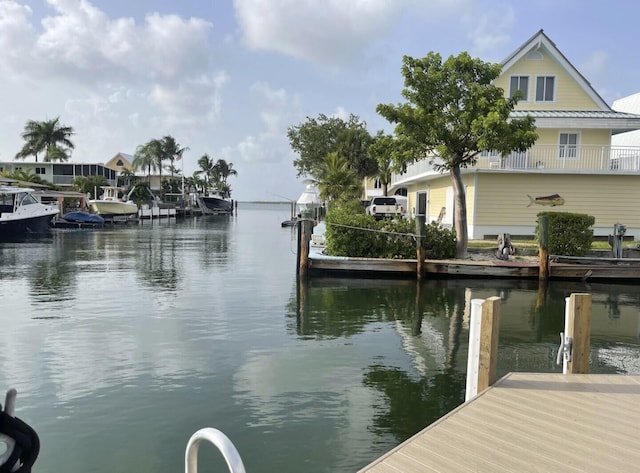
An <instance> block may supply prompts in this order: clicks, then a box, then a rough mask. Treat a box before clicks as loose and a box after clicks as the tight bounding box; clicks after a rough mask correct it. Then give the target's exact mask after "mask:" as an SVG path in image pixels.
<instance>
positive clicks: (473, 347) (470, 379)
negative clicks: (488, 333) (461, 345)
mask: <svg viewBox="0 0 640 473" xmlns="http://www.w3.org/2000/svg"><path fill="white" fill-rule="evenodd" d="M483 303H484V299H471V315H470V316H469V352H468V354H467V388H466V393H465V396H464V400H465V402H466V401H469V400H470V399H471V398H473V397H474V396H475V395H476V394H478V373H479V368H480V324H481V322H482V304H483Z"/></svg>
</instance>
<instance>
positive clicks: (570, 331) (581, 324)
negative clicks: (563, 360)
mask: <svg viewBox="0 0 640 473" xmlns="http://www.w3.org/2000/svg"><path fill="white" fill-rule="evenodd" d="M591 300H592V297H591V294H586V293H585V294H582V293H574V294H571V296H569V307H568V311H567V320H566V326H565V330H566V333H565V336H567V337H571V339H572V342H571V360H569V361H567V364H566V366H567V369H566V373H565V374H587V373H589V351H590V342H589V337H590V334H591Z"/></svg>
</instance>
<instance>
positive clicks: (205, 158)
mask: <svg viewBox="0 0 640 473" xmlns="http://www.w3.org/2000/svg"><path fill="white" fill-rule="evenodd" d="M198 166H199V167H200V170H199V171H196V173H197V174H198V175H202V176H204V189H203V190H204V192H205V193H207V192H209V190H210V188H211V186H212V184H213V183H215V182H217V168H216V165H215V164H214V162H213V159H211V158H210V157H209V155H208V154H206V153H205V154H203V155H202V156H201V157H200V159H198Z"/></svg>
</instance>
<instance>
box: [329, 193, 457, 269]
mask: <svg viewBox="0 0 640 473" xmlns="http://www.w3.org/2000/svg"><path fill="white" fill-rule="evenodd" d="M414 234H415V220H413V219H382V220H376V219H375V218H374V217H373V216H371V215H367V214H366V213H365V209H364V207H363V206H362V204H361V203H360V202H358V201H350V202H341V203H334V204H333V205H332V206H331V207H330V209H329V212H328V213H327V218H326V248H327V253H328V254H330V255H333V256H353V257H360V258H402V259H413V258H415V257H416V239H415V236H414ZM425 246H426V255H427V258H430V259H445V258H453V257H454V255H455V247H456V239H455V232H453V231H452V230H448V229H446V228H444V227H442V226H441V225H438V224H437V223H435V222H434V223H430V224H429V225H427V226H426V243H425Z"/></svg>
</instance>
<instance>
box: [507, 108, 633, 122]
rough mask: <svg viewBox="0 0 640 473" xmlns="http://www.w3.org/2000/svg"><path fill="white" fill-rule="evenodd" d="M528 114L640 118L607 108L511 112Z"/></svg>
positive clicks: (535, 115) (519, 114) (551, 116)
mask: <svg viewBox="0 0 640 473" xmlns="http://www.w3.org/2000/svg"><path fill="white" fill-rule="evenodd" d="M527 115H530V116H532V117H533V118H609V119H620V120H629V119H637V120H640V115H636V114H635V113H624V112H616V111H613V110H611V111H605V110H514V111H512V112H511V117H512V118H524V117H526V116H527Z"/></svg>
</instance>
